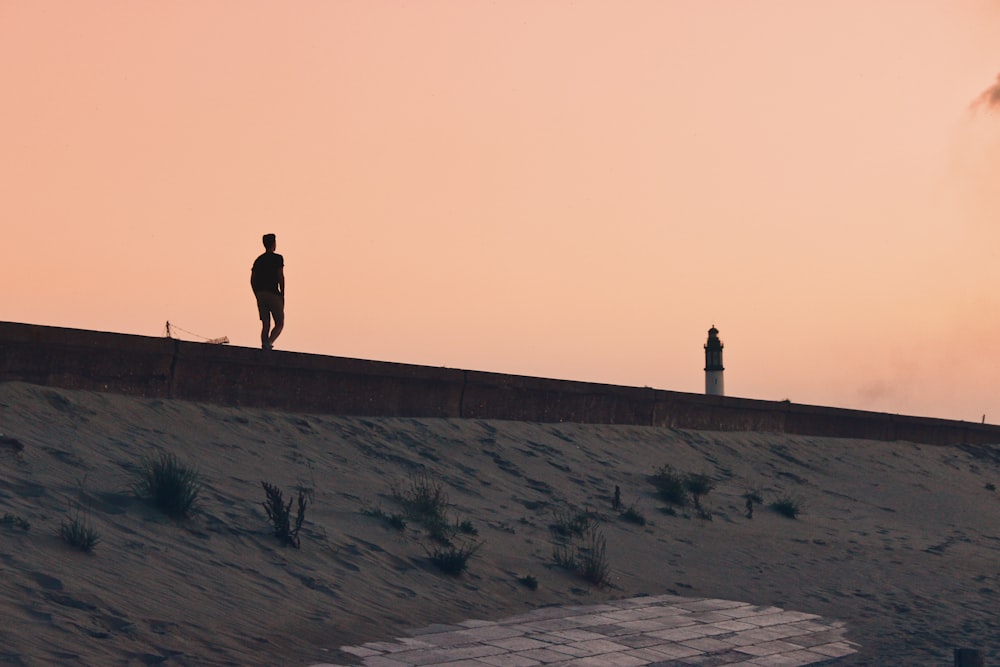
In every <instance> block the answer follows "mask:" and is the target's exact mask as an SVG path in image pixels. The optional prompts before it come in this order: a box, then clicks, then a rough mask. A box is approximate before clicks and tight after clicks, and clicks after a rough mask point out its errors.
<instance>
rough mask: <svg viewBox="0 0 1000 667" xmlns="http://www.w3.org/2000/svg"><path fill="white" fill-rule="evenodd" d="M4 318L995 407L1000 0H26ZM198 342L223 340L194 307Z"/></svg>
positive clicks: (6, 51)
mask: <svg viewBox="0 0 1000 667" xmlns="http://www.w3.org/2000/svg"><path fill="white" fill-rule="evenodd" d="M0 63H2V66H0V95H2V98H0V100H2V104H0V220H2V224H3V232H4V234H3V235H4V243H5V248H4V255H5V259H4V264H5V274H6V275H7V276H8V278H7V288H6V289H5V290H4V294H3V296H2V297H0V320H6V321H13V322H28V323H38V324H47V325H55V326H65V327H74V328H83V329H98V330H102V331H116V332H124V333H133V334H142V335H150V336H160V335H163V332H164V323H165V322H166V321H167V320H169V321H170V322H171V323H173V324H175V325H177V326H179V327H181V328H183V329H184V330H186V331H188V332H193V333H194V334H197V335H200V336H204V337H208V338H214V337H217V336H228V337H229V339H230V340H231V342H232V344H233V345H241V346H254V347H259V322H258V321H257V313H256V307H255V304H254V300H253V295H252V293H251V291H250V286H249V271H250V265H251V263H252V262H253V259H254V258H255V257H256V256H257V255H258V254H259V253H260V252H262V250H263V249H262V247H261V242H260V237H261V234H263V233H265V232H274V233H276V234H277V236H278V252H279V253H281V254H283V255H284V256H285V262H286V269H285V270H286V278H287V290H288V298H287V324H286V329H285V333H284V334H283V335H282V336H281V338H279V339H278V342H277V344H276V346H275V347H276V349H278V350H290V351H297V352H309V353H317V354H327V355H337V356H347V357H359V358H364V359H378V360H386V361H396V362H404V363H413V364H424V365H431V366H447V367H450V368H465V369H474V370H485V371H495V372H502V373H515V374H521V375H533V376H541V377H551V378H561V379H569V380H583V381H593V382H604V383H611V384H624V385H632V386H651V387H656V388H659V389H669V390H675V391H688V392H699V393H700V392H702V391H703V390H704V372H703V366H704V353H703V349H702V346H703V345H704V343H705V338H706V332H707V330H708V328H709V327H711V326H712V325H713V324H715V325H716V326H717V327H718V328H719V330H720V335H721V338H722V340H723V342H724V343H725V357H724V361H725V366H726V393H727V394H728V395H732V396H742V397H749V398H760V399H769V400H783V399H789V400H791V401H793V402H796V403H810V404H818V405H830V406H838V407H850V408H861V409H867V410H878V411H885V412H894V413H903V414H917V415H927V416H938V417H947V418H952V419H966V420H970V421H976V422H978V421H980V420H981V419H982V417H983V415H984V414H985V415H986V420H987V421H988V422H991V423H1000V262H998V261H997V255H998V249H1000V188H998V185H1000V78H998V73H1000V2H998V1H997V0H875V1H873V0H837V1H834V0H830V1H825V0H816V1H803V0H752V1H751V0H719V1H716V2H705V1H704V0H690V1H686V0H650V1H648V2H647V1H638V0H635V1H632V0H622V1H617V0H616V1H610V0H601V1H588V0H575V1H568V0H566V1H564V0H552V1H549V0H498V1H492V2H486V1H478V0H448V1H433V0H427V1H420V2H417V1H413V2H405V1H400V0H396V1H391V2H390V1H380V0H359V1H357V2H354V1H348V0H316V1H303V0H283V1H278V0H274V1H269V2H260V1H253V0H231V1H218V2H213V1H211V0H173V1H171V2H154V1H152V0H146V1H135V0H121V1H120V2H111V1H105V0H95V1H93V2H79V1H77V0H67V1H64V2H58V1H47V0H40V1H30V2H29V1H26V0H25V1H21V0H0ZM180 337H182V338H185V339H188V340H197V337H196V336H194V335H189V334H187V333H183V332H181V334H180Z"/></svg>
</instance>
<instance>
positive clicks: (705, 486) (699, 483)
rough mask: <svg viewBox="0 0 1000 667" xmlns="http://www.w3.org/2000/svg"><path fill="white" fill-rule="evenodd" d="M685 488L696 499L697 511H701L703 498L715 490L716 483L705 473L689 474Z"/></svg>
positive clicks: (685, 480)
mask: <svg viewBox="0 0 1000 667" xmlns="http://www.w3.org/2000/svg"><path fill="white" fill-rule="evenodd" d="M684 488H685V489H687V491H688V493H690V494H691V497H692V498H693V499H694V506H695V509H701V497H702V496H706V495H708V494H709V492H711V490H712V489H714V488H715V482H713V481H712V478H711V477H709V476H708V475H706V474H704V473H689V474H688V475H687V476H686V477H685V478H684Z"/></svg>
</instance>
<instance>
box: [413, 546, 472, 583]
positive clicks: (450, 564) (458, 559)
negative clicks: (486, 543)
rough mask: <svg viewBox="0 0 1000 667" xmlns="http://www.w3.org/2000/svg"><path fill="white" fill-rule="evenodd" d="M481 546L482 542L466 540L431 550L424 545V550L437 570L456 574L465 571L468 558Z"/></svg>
mask: <svg viewBox="0 0 1000 667" xmlns="http://www.w3.org/2000/svg"><path fill="white" fill-rule="evenodd" d="M482 546H483V543H482V542H467V543H465V544H463V545H460V546H455V545H452V544H449V545H447V546H441V547H434V548H433V549H431V550H428V549H427V548H426V547H425V548H424V550H425V551H426V552H427V557H428V558H430V560H431V563H433V564H434V565H436V566H437V568H438V569H439V570H441V571H442V572H444V573H445V574H450V575H453V576H457V575H459V574H461V573H462V572H464V571H465V569H466V567H467V566H468V563H469V559H470V558H472V557H473V556H475V555H476V552H478V551H479V549H480V548H482Z"/></svg>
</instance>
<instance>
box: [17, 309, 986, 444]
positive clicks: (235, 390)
mask: <svg viewBox="0 0 1000 667" xmlns="http://www.w3.org/2000/svg"><path fill="white" fill-rule="evenodd" d="M15 380H16V381H23V382H30V383H33V384H40V385H48V386H55V387H63V388H68V389H87V390H93V391H103V392H111V393H118V394H127V395H131V396H143V397H150V398H177V399H183V400H189V401H202V402H208V403H215V404H220V405H230V406H245V407H255V408H267V409H276V410H286V411H293V412H312V413H325V414H338V415H356V416H381V417H455V418H471V419H507V420H517V421H529V422H579V423H592V424H634V425H643V426H668V427H674V428H689V429H701V430H740V431H763V432H767V431H771V432H782V433H795V434H801V435H822V436H832V437H845V438H865V439H870V440H907V441H911V442H919V443H927V444H976V445H979V444H994V443H1000V426H994V425H991V424H977V423H973V422H963V421H953V420H945V419H932V418H926V417H912V416H905V415H892V414H886V413H879V412H866V411H861V410H845V409H838V408H826V407H820V406H810V405H799V404H794V403H789V402H787V401H785V402H775V401H758V400H753V399H745V398H735V397H730V396H706V395H703V394H691V393H684V392H674V391H664V390H659V389H650V388H639V387H622V386H616V385H606V384H596V383H588V382H573V381H567V380H550V379H545V378H536V377H526V376H518V375H504V374H500V373H486V372H480V371H467V370H459V369H450V368H435V367H430V366H417V365H410V364H397V363H389V362H381V361H366V360H362V359H349V358H344V357H329V356H322V355H315V354H303V353H297V352H282V351H270V352H263V351H262V350H258V349H254V348H245V347H229V346H221V345H209V344H204V343H190V342H186V341H179V340H174V339H170V338H152V337H148V336H133V335H126V334H116V333H104V332H98V331H86V330H81V329H66V328H59V327H46V326H40V325H33V324H18V323H13V322H0V381H15Z"/></svg>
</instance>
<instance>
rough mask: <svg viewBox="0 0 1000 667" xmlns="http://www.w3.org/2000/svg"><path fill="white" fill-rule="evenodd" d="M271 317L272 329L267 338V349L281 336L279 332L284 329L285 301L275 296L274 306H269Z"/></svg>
mask: <svg viewBox="0 0 1000 667" xmlns="http://www.w3.org/2000/svg"><path fill="white" fill-rule="evenodd" d="M271 315H272V316H273V317H274V328H273V329H271V335H270V336H268V338H267V344H268V347H270V346H272V345H274V341H275V340H277V338H278V336H280V335H281V330H282V329H284V328H285V299H284V297H282V296H280V295H278V294H275V295H274V304H273V305H272V306H271Z"/></svg>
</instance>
